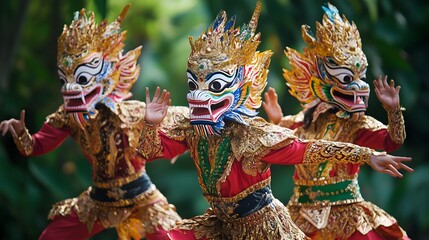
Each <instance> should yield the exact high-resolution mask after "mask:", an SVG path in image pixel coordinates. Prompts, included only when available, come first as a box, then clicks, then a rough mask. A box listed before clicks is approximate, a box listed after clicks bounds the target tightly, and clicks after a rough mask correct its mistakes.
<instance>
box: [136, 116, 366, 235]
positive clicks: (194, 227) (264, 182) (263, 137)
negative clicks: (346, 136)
mask: <svg viewBox="0 0 429 240" xmlns="http://www.w3.org/2000/svg"><path fill="white" fill-rule="evenodd" d="M174 118H175V121H173V122H174V123H175V124H174V125H171V126H170V125H164V127H162V132H163V135H165V136H167V137H168V138H169V139H172V140H174V141H177V142H179V143H186V145H187V147H188V149H189V152H190V154H191V156H192V159H193V160H194V163H195V166H196V168H197V171H198V180H199V184H200V186H201V188H202V191H203V195H204V197H205V198H206V200H207V201H208V202H209V204H210V206H211V208H210V209H209V210H207V212H206V213H205V214H204V215H201V216H197V217H194V218H191V219H186V220H183V221H181V222H179V223H178V226H177V227H176V228H175V229H180V230H190V231H193V232H194V233H195V236H196V237H197V238H202V237H205V238H207V239H261V238H267V239H303V238H306V237H305V235H304V234H303V233H302V232H301V231H300V230H299V229H298V228H297V227H296V225H295V224H294V223H293V222H292V221H291V219H290V216H289V213H288V211H287V209H286V208H284V207H283V206H281V205H279V201H278V200H277V199H275V198H274V197H273V196H272V194H271V190H270V186H269V183H270V176H271V172H270V170H269V165H270V164H272V163H274V164H291V162H288V160H286V159H281V160H279V159H277V158H276V157H269V158H265V156H267V155H268V154H270V153H272V152H274V151H277V150H278V151H285V153H286V152H287V153H291V152H289V151H294V150H292V148H291V149H289V148H288V147H289V146H292V144H294V143H296V141H299V140H298V139H297V138H296V137H295V136H294V135H292V132H291V131H290V130H288V129H284V128H281V127H278V126H276V125H273V124H270V123H267V122H266V121H264V120H263V119H261V118H259V117H252V118H248V117H243V120H244V121H245V123H246V124H241V123H236V122H228V123H227V124H226V126H225V131H224V132H223V133H222V134H221V135H220V136H217V135H211V136H201V135H198V134H197V131H196V130H195V127H193V126H191V125H190V124H189V119H188V118H187V117H182V116H179V115H176V116H174ZM157 135H158V133H157V128H154V127H153V126H149V125H146V126H145V128H144V130H143V132H142V136H143V137H142V139H141V142H140V144H141V146H142V147H140V146H139V148H138V151H139V152H140V153H141V154H142V155H143V156H145V157H147V158H148V159H151V158H153V157H167V158H168V157H169V156H165V155H164V154H165V152H164V150H163V147H162V146H163V144H161V141H162V140H161V139H160V138H158V137H157ZM148 136H152V137H153V138H152V139H150V137H148ZM170 144H173V143H171V142H170ZM303 146H304V145H303ZM168 147H169V148H171V149H173V148H174V145H173V146H171V147H170V146H168ZM332 148H336V149H337V150H338V151H335V152H330V151H329V149H332ZM307 149H313V152H311V151H309V150H308V152H311V154H310V153H308V154H306V155H304V157H303V158H304V159H302V160H301V161H302V162H309V161H313V160H311V159H317V161H323V160H324V158H320V157H317V156H319V155H320V156H324V157H338V159H337V160H338V162H346V161H347V162H353V163H356V164H362V163H364V162H366V161H368V159H369V154H370V153H371V151H367V150H366V149H365V148H355V147H354V146H352V145H350V144H347V143H344V144H343V143H330V142H326V141H314V142H309V143H308V145H307ZM359 151H361V152H359ZM339 152H341V153H344V154H343V155H341V154H338V153H339ZM340 155H341V156H340ZM362 156H366V157H362ZM314 157H316V158H314ZM360 157H361V158H360ZM255 195H258V196H266V197H267V199H268V200H267V199H265V200H267V201H266V202H265V203H267V204H266V205H264V204H262V207H261V206H259V207H256V208H254V211H253V210H252V211H250V212H246V211H249V209H246V210H243V209H242V208H241V207H242V203H243V202H246V201H247V200H249V199H254V196H255ZM262 202H264V200H263V201H262ZM238 209H241V210H243V212H246V214H243V212H241V210H238Z"/></svg>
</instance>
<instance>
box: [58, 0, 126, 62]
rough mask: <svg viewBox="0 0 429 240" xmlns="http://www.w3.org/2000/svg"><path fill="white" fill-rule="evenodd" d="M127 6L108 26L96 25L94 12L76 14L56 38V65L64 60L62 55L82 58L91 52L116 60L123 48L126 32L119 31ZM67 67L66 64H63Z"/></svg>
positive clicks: (105, 24)
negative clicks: (101, 53)
mask: <svg viewBox="0 0 429 240" xmlns="http://www.w3.org/2000/svg"><path fill="white" fill-rule="evenodd" d="M129 7H130V5H127V6H126V7H125V8H124V9H123V10H122V12H121V14H120V15H119V16H118V18H117V19H116V20H115V21H113V22H112V23H110V24H107V20H103V21H102V22H101V23H100V24H98V25H97V24H96V23H95V20H94V12H90V13H88V14H87V12H86V10H85V9H82V10H81V11H80V12H76V13H75V16H74V19H73V21H72V23H71V24H70V25H69V26H67V25H64V29H63V32H62V34H61V36H60V37H59V38H58V56H57V60H58V63H60V61H62V60H64V61H67V59H66V58H63V56H64V55H73V56H76V57H82V56H84V55H86V54H88V53H90V52H92V51H95V52H103V53H104V56H106V57H107V58H109V57H111V58H117V56H118V54H119V53H120V52H121V51H122V48H123V47H124V41H125V34H126V31H121V23H122V20H123V19H124V17H125V15H126V13H127V11H128V8H129ZM64 64H65V65H67V62H64Z"/></svg>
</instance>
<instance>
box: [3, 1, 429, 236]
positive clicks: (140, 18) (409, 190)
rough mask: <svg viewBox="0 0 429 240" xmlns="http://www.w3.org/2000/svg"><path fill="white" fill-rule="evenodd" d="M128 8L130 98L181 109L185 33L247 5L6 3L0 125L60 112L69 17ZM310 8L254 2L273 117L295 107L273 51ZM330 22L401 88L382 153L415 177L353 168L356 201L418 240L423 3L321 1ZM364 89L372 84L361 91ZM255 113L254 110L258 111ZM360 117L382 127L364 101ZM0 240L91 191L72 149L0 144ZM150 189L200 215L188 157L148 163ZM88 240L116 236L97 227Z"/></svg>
mask: <svg viewBox="0 0 429 240" xmlns="http://www.w3.org/2000/svg"><path fill="white" fill-rule="evenodd" d="M128 2H131V4H132V7H131V8H130V10H129V12H128V15H127V17H126V19H125V21H124V23H123V28H124V29H127V30H128V35H127V46H126V50H130V49H133V48H135V47H137V46H139V45H143V51H142V56H141V58H140V65H141V67H142V71H141V76H140V79H139V81H138V82H137V83H136V84H135V86H134V88H133V93H134V97H133V98H134V99H140V100H144V89H145V87H147V86H148V87H150V88H151V89H154V88H155V86H157V85H159V86H161V87H162V88H166V89H168V90H170V91H171V93H172V101H173V104H174V105H186V97H185V95H186V92H187V84H186V75H185V71H186V59H187V57H188V55H189V52H190V48H189V43H188V39H187V37H188V36H194V37H197V36H198V35H199V34H200V33H201V32H202V30H203V29H204V28H205V27H207V26H208V25H209V23H211V21H212V20H213V19H214V17H215V16H216V14H217V13H218V12H219V11H220V10H221V9H224V10H226V11H227V13H228V14H229V15H230V16H231V15H233V14H235V15H237V22H238V24H239V25H240V24H242V23H244V22H248V21H249V19H250V17H251V14H252V12H253V9H254V6H255V4H256V1H255V0H234V1H231V0H204V1H199V0H144V1H133V0H130V1H124V0H117V1H113V0H110V1H105V0H104V1H103V0H94V1H83V0H73V1H56V0H45V1H42V0H33V1H29V0H16V1H12V0H7V1H3V2H2V7H1V8H0V34H1V35H0V119H1V120H4V119H9V118H12V117H14V118H18V117H19V112H20V111H21V109H26V123H27V128H28V129H29V130H30V132H31V133H34V132H36V131H38V130H39V129H40V127H41V125H42V123H43V121H44V120H45V117H46V116H47V115H48V114H50V113H52V112H53V111H55V110H56V109H57V107H58V106H59V105H60V104H61V103H62V97H61V94H60V91H59V89H60V84H59V80H58V77H57V74H56V72H57V70H56V51H57V49H56V40H57V38H58V36H59V35H60V34H61V31H62V26H63V24H69V23H70V22H71V19H72V16H73V12H74V11H78V10H80V9H81V8H82V7H86V8H88V9H90V10H93V11H95V13H96V16H97V19H98V20H99V21H100V20H101V19H102V18H107V19H108V20H109V21H112V20H113V19H115V18H116V16H117V15H118V14H119V13H120V11H121V9H122V8H123V7H124V6H125V5H126V3H128ZM324 2H325V1H321V0H314V1H310V0H303V1H298V0H294V1H292V0H264V1H262V3H263V11H262V14H261V17H260V21H259V27H258V29H259V31H260V32H261V34H262V43H261V45H260V47H259V50H261V51H263V50H267V49H271V50H273V51H274V55H273V58H272V62H271V66H270V75H269V83H268V84H269V86H272V87H275V88H276V90H277V92H278V94H279V97H280V101H281V104H282V107H283V112H284V113H285V114H294V113H296V112H297V111H299V110H300V106H299V104H298V103H297V102H296V100H295V99H294V98H292V97H290V96H289V94H288V93H287V89H286V87H285V85H284V80H283V79H282V77H281V72H282V71H281V69H282V68H284V67H288V65H287V62H286V58H285V57H284V55H283V49H284V48H285V46H290V47H293V48H295V49H302V47H303V46H304V45H303V42H302V40H301V33H300V26H301V25H302V24H308V25H309V26H310V27H311V28H312V29H314V28H315V22H316V21H321V19H322V15H323V12H322V10H321V5H322V4H323V3H324ZM331 3H332V4H334V5H336V6H337V7H338V9H339V10H340V12H341V13H343V14H345V15H346V16H347V18H348V19H349V20H353V21H354V22H355V23H356V25H357V26H358V28H359V30H360V34H361V37H362V42H363V48H364V51H365V53H366V54H367V57H368V62H369V69H368V72H367V79H375V78H376V77H377V76H379V75H380V74H387V75H389V77H390V78H393V79H395V81H396V83H397V84H399V85H401V86H402V89H401V93H400V96H401V103H402V105H403V106H404V107H405V108H406V109H407V110H406V111H405V112H404V115H405V122H406V130H407V139H406V142H405V144H404V145H403V147H402V148H400V149H399V150H397V151H396V152H395V153H394V154H396V155H404V156H411V157H413V162H412V163H411V164H410V165H411V166H412V167H413V168H414V169H415V172H414V173H413V174H408V173H406V174H404V178H403V179H393V178H391V177H389V176H387V175H383V174H380V173H375V172H374V171H372V169H370V168H369V167H363V169H362V172H361V174H360V177H359V181H360V185H361V189H362V192H363V195H364V197H365V198H366V199H367V200H369V201H372V202H373V203H375V204H377V205H379V206H380V207H382V208H383V209H385V210H386V211H387V212H389V213H390V214H392V215H393V216H394V217H395V218H396V219H397V220H398V221H399V223H400V225H401V226H403V228H404V229H405V230H406V231H407V232H408V234H409V236H410V237H411V238H413V239H429V204H428V202H429V187H428V186H429V163H428V161H427V159H429V154H428V153H429V151H428V146H429V144H428V142H429V124H428V119H429V79H428V77H427V73H426V71H427V69H426V67H427V62H426V61H427V56H428V55H429V45H428V41H429V24H427V23H428V22H429V4H428V3H427V1H425V0H414V1H402V0H347V1H345V0H343V1H340V0H333V1H331ZM370 84H371V85H372V83H371V82H370ZM261 114H262V115H264V113H263V112H261ZM367 114H369V115H372V116H374V117H375V118H377V119H379V120H381V121H382V122H384V123H387V117H386V114H385V111H384V110H383V108H382V107H381V105H380V104H379V102H378V100H377V98H376V97H375V94H372V95H371V98H370V106H369V108H368V112H367ZM0 141H1V143H2V144H0V239H11V240H15V239H36V238H37V237H38V236H39V234H40V233H41V231H42V230H43V228H44V227H45V226H46V225H47V223H48V221H47V219H46V216H47V214H48V212H49V209H50V207H51V205H52V204H53V203H55V202H56V201H59V200H62V199H65V198H70V197H74V196H77V195H78V194H79V193H80V192H82V191H83V190H85V189H86V188H87V187H88V186H90V184H91V177H90V174H91V170H90V168H89V165H88V163H87V162H86V160H85V159H84V158H83V156H82V154H81V153H80V151H79V150H78V147H77V145H76V144H75V143H74V142H73V141H72V140H70V139H69V140H67V141H66V142H65V143H64V144H63V145H62V146H61V147H60V148H58V149H57V150H55V151H53V152H51V153H49V154H47V155H45V156H40V157H31V158H24V157H22V156H21V155H19V153H18V152H17V150H16V148H15V145H14V143H13V140H12V137H11V136H10V135H7V136H5V137H2V138H0ZM147 169H148V172H149V175H150V176H151V178H152V180H153V182H154V183H155V184H156V185H157V186H158V188H159V189H160V190H161V191H162V192H163V193H164V194H165V195H166V196H167V197H168V199H169V201H170V202H171V203H173V204H175V205H176V206H177V209H178V212H179V214H180V215H181V216H182V217H185V218H186V217H192V216H194V215H197V214H201V213H202V212H203V211H204V210H205V209H206V208H207V203H206V202H205V200H204V199H203V197H202V196H201V190H200V188H199V185H198V183H197V177H196V171H195V169H194V167H193V163H192V161H191V160H190V158H189V155H187V154H185V155H183V156H181V157H180V158H179V160H178V161H177V162H176V164H174V165H171V164H170V163H169V162H168V161H157V162H154V163H149V164H148V167H147ZM272 170H273V181H272V187H273V191H274V194H275V195H276V196H277V198H279V199H280V200H281V201H282V202H285V203H286V202H287V201H288V197H289V196H290V195H291V193H292V181H291V176H292V172H293V167H292V166H286V167H284V166H273V167H272ZM94 239H116V235H115V232H114V231H113V230H107V231H105V232H103V233H101V234H99V235H98V236H96V237H94Z"/></svg>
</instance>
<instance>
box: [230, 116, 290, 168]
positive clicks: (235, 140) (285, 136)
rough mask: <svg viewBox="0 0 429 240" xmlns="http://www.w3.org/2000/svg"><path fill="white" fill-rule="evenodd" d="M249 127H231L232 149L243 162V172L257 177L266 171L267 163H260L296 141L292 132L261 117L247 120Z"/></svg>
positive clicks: (235, 125)
mask: <svg viewBox="0 0 429 240" xmlns="http://www.w3.org/2000/svg"><path fill="white" fill-rule="evenodd" d="M245 121H246V122H247V123H248V125H247V126H246V125H243V124H237V123H234V124H233V126H231V129H232V137H231V147H232V151H233V153H234V156H235V158H236V159H238V160H242V161H243V170H244V172H246V173H247V174H250V175H255V174H256V173H257V171H259V172H261V171H264V170H265V169H266V167H267V164H266V163H263V162H260V160H261V158H262V157H264V156H265V155H266V154H268V153H269V152H270V151H272V150H276V149H279V148H282V147H284V146H287V145H289V144H290V143H291V142H292V141H293V140H295V139H296V137H295V135H293V132H292V130H290V129H288V128H283V127H279V126H277V125H274V124H271V123H268V122H266V121H265V120H264V119H262V118H260V117H252V118H247V119H245Z"/></svg>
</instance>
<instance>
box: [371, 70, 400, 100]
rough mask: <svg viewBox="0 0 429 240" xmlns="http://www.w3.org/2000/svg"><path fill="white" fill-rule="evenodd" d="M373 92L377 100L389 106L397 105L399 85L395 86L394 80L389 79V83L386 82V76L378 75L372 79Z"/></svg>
mask: <svg viewBox="0 0 429 240" xmlns="http://www.w3.org/2000/svg"><path fill="white" fill-rule="evenodd" d="M374 86H375V94H376V95H377V98H378V100H380V102H381V103H382V104H383V105H384V106H386V107H389V108H396V107H399V91H400V90H401V86H396V87H395V81H393V79H391V80H390V84H387V76H384V79H383V78H382V77H381V76H379V77H378V79H377V80H374Z"/></svg>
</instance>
